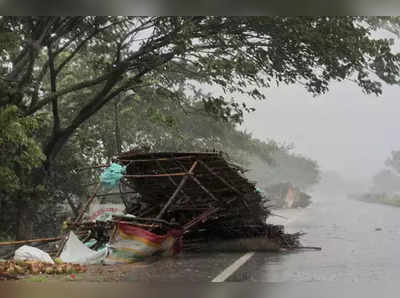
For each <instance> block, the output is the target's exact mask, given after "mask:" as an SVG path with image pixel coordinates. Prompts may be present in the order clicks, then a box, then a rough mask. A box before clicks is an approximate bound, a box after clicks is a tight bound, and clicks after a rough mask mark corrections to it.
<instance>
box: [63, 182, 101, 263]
mask: <svg viewBox="0 0 400 298" xmlns="http://www.w3.org/2000/svg"><path fill="white" fill-rule="evenodd" d="M100 185H101V183H100V182H99V183H98V184H97V186H96V189H95V191H94V194H93V195H92V196H91V197H89V199H88V200H87V202H86V204H85V206H83V207H82V209H81V211H80V213H79V215H78V217H77V218H76V219H75V221H74V223H73V224H74V225H79V224H80V223H81V221H82V219H83V215H84V214H85V212H86V210H87V208H89V206H90V204H91V203H92V202H93V200H94V198H95V197H96V195H97V191H98V190H99V188H100ZM78 230H79V228H78V229H77V231H78ZM68 234H69V233H68V232H65V233H64V235H63V236H62V239H61V243H60V247H59V248H58V250H57V254H56V257H59V256H60V255H61V252H62V250H63V249H64V246H65V243H67V238H68Z"/></svg>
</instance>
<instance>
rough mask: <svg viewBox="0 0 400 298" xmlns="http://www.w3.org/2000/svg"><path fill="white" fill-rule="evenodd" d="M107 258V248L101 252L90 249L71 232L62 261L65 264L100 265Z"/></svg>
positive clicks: (62, 254)
mask: <svg viewBox="0 0 400 298" xmlns="http://www.w3.org/2000/svg"><path fill="white" fill-rule="evenodd" d="M106 256H107V248H104V249H102V250H99V251H95V250H92V249H90V248H88V247H87V246H86V245H85V244H83V242H82V241H80V240H79V239H78V237H76V235H75V234H74V233H73V232H72V231H71V232H70V233H69V237H68V241H67V242H66V243H65V246H64V249H63V251H62V253H61V255H60V259H61V260H62V261H63V262H65V263H74V264H81V265H89V264H99V263H101V261H102V260H103V259H104V258H105V257H106Z"/></svg>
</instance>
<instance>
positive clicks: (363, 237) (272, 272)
mask: <svg viewBox="0 0 400 298" xmlns="http://www.w3.org/2000/svg"><path fill="white" fill-rule="evenodd" d="M275 213H277V214H279V215H282V216H284V217H286V218H288V219H287V220H285V219H282V218H279V217H273V218H271V220H270V222H274V223H279V224H284V225H285V226H286V230H287V231H288V232H298V231H301V232H305V233H307V235H305V236H303V238H302V243H303V244H304V245H305V246H321V247H322V251H308V250H305V251H302V250H301V251H297V252H290V253H256V254H254V256H252V257H251V258H250V259H249V260H248V261H247V262H246V263H245V264H244V265H242V266H241V267H240V268H239V269H238V270H237V271H236V272H234V273H233V274H232V275H230V276H229V277H228V278H227V281H241V282H244V281H251V282H268V283H283V284H286V283H287V282H306V283H307V284H309V283H310V282H311V283H312V282H339V283H343V282H344V283H354V282H365V283H370V282H391V281H393V282H394V281H396V282H397V281H398V280H399V276H400V258H399V257H398V256H399V249H400V217H399V214H400V208H396V207H390V206H384V205H376V204H368V203H364V202H359V201H355V200H350V199H347V198H345V197H338V198H323V197H315V198H314V202H313V204H312V205H311V206H310V207H308V208H306V209H295V210H279V211H275ZM242 255H243V253H242V254H240V253H234V254H233V253H213V254H210V253H208V254H184V255H181V256H178V257H174V258H164V259H159V260H156V261H154V262H153V263H150V264H149V265H148V266H144V267H141V268H138V269H137V270H134V271H133V272H131V273H130V274H129V275H128V276H127V280H128V281H167V282H168V281H174V282H175V281H176V282H182V281H196V282H203V281H204V282H209V281H212V280H213V279H214V278H215V277H216V276H218V275H219V274H220V273H221V272H222V271H223V270H224V269H226V268H227V267H228V266H230V265H231V264H232V263H233V262H235V261H236V260H237V259H238V258H240V257H241V256H242ZM277 287H278V286H277ZM284 289H285V291H287V290H288V288H287V287H284Z"/></svg>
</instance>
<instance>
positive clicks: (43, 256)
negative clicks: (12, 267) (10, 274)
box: [14, 245, 54, 264]
mask: <svg viewBox="0 0 400 298" xmlns="http://www.w3.org/2000/svg"><path fill="white" fill-rule="evenodd" d="M14 260H17V261H25V260H33V261H41V262H45V263H51V264H54V261H53V259H52V258H51V257H50V256H49V254H48V253H47V252H44V251H43V250H40V249H39V248H36V247H33V246H29V245H24V246H21V247H20V248H18V249H17V250H16V251H15V253H14Z"/></svg>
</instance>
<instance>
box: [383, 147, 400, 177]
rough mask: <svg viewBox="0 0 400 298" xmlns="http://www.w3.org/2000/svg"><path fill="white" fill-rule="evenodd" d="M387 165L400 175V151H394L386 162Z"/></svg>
mask: <svg viewBox="0 0 400 298" xmlns="http://www.w3.org/2000/svg"><path fill="white" fill-rule="evenodd" d="M385 165H386V166H388V167H390V168H392V169H393V170H394V171H396V172H397V173H399V174H400V150H395V151H392V153H391V156H390V157H389V158H388V159H387V160H386V161H385Z"/></svg>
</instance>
